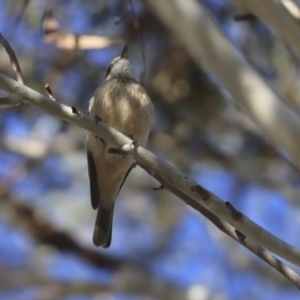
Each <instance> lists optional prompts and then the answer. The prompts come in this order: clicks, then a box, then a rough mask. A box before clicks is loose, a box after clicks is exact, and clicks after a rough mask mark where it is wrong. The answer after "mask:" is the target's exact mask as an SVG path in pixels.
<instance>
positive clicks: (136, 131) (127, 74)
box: [87, 47, 154, 247]
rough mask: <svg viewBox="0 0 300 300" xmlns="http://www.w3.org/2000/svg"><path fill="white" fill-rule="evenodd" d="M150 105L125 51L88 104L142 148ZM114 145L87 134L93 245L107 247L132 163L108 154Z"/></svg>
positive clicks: (111, 66)
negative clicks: (117, 199)
mask: <svg viewBox="0 0 300 300" xmlns="http://www.w3.org/2000/svg"><path fill="white" fill-rule="evenodd" d="M153 110H154V108H153V105H152V102H151V100H150V98H149V97H148V95H147V93H146V91H145V89H144V88H143V87H142V86H141V85H139V84H138V83H137V81H136V78H135V74H134V69H133V66H132V64H131V62H130V61H129V60H128V55H127V48H126V47H125V48H124V50H123V52H122V54H121V56H120V57H117V58H115V59H114V60H113V61H112V62H111V64H110V65H109V66H108V71H107V74H106V81H105V82H104V83H103V84H102V85H100V86H99V87H98V89H97V90H96V92H95V94H94V96H93V97H92V99H91V101H90V104H89V114H90V115H91V116H92V117H98V118H99V119H100V120H101V122H104V123H106V124H108V125H110V126H111V127H113V128H115V129H117V130H118V131H120V132H122V133H123V134H125V135H127V136H129V137H133V138H134V139H135V140H137V142H138V144H139V145H141V146H145V145H146V142H147V139H148V135H149V132H150V128H151V123H152V117H153ZM112 147H117V146H116V145H114V144H112V143H109V142H108V141H104V140H103V139H101V138H98V137H95V135H94V134H92V133H90V132H89V133H88V139H87V159H88V171H89V177H90V190H91V202H92V207H93V208H94V209H97V208H98V212H97V218H96V223H95V229H94V235H93V242H94V244H95V245H96V246H103V247H109V246H110V243H111V236H112V220H113V210H114V202H115V198H116V197H117V195H118V193H119V191H120V189H121V187H122V185H123V183H124V181H125V180H126V177H127V175H128V174H129V173H130V171H131V169H132V166H133V164H134V161H133V160H132V159H131V158H129V157H123V156H119V155H114V154H110V153H108V149H109V148H112Z"/></svg>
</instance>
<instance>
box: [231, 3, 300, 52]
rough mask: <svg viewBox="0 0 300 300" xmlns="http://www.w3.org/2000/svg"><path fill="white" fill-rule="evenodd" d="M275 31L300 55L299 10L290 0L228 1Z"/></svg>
mask: <svg viewBox="0 0 300 300" xmlns="http://www.w3.org/2000/svg"><path fill="white" fill-rule="evenodd" d="M229 1H230V2H232V4H235V5H238V6H240V7H242V8H243V9H245V10H246V11H249V12H251V13H253V14H254V15H255V16H256V17H258V18H259V19H260V20H262V21H263V22H266V23H267V24H269V25H271V26H272V27H274V28H275V29H276V31H277V32H278V34H279V35H280V36H282V37H283V38H284V39H286V40H287V41H288V42H289V43H291V44H293V45H294V46H295V47H296V48H297V50H298V52H299V53H300V31H299V8H298V10H297V5H296V4H295V3H294V2H292V1H290V0H279V1H278V0H276V1H275V0H264V1H253V0H229Z"/></svg>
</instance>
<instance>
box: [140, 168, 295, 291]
mask: <svg viewBox="0 0 300 300" xmlns="http://www.w3.org/2000/svg"><path fill="white" fill-rule="evenodd" d="M140 167H141V168H143V169H144V170H145V171H146V172H148V173H149V174H151V175H152V176H153V177H154V178H155V179H156V180H157V181H158V182H159V183H161V186H162V187H164V188H166V189H167V190H169V191H170V192H171V193H173V194H174V195H176V196H177V197H178V198H180V199H182V200H183V201H184V202H185V203H186V204H188V205H190V206H191V207H193V208H194V209H195V210H197V211H198V212H200V214H202V215H203V216H204V217H206V218H207V219H208V220H210V221H211V222H212V223H213V224H214V225H215V226H216V227H217V228H218V229H219V230H221V231H222V232H224V233H225V234H227V235H228V236H229V237H231V238H232V239H234V240H235V241H237V242H238V243H240V244H241V245H243V246H244V247H245V248H247V249H248V250H250V251H251V252H252V253H254V254H255V255H256V256H258V257H259V258H261V259H262V260H263V261H265V262H266V263H267V264H268V265H270V266H271V267H273V268H274V269H275V270H276V271H278V272H279V273H280V274H282V275H283V276H284V277H285V278H286V279H287V280H289V281H290V282H291V283H292V284H293V285H295V286H296V287H297V288H298V289H299V290H300V276H299V275H298V274H297V273H296V272H294V271H293V270H292V269H291V268H289V267H288V266H287V265H285V264H284V263H283V262H282V261H280V260H279V259H278V258H276V257H275V256H274V255H272V254H271V253H270V252H268V251H267V250H265V249H264V248H262V247H261V246H260V245H258V244H256V243H255V242H252V241H251V240H249V239H247V237H246V236H245V235H243V234H242V233H241V232H239V231H237V230H236V229H235V228H234V227H232V226H231V225H230V224H229V223H227V222H225V221H223V220H221V219H219V218H218V217H217V216H216V215H214V214H213V213H211V212H210V211H209V210H207V209H205V208H204V207H203V206H201V205H200V204H199V203H196V202H195V201H194V200H193V199H192V198H190V197H189V196H187V195H186V194H185V193H183V192H182V191H181V190H179V189H178V188H177V187H175V186H173V185H171V184H170V183H169V182H168V181H166V180H165V179H164V178H162V177H161V176H159V175H157V174H153V172H151V170H149V169H148V168H147V167H145V166H144V165H141V164H140Z"/></svg>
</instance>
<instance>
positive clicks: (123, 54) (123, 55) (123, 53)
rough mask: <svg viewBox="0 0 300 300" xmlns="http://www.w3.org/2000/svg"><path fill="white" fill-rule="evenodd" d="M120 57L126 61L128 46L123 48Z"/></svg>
mask: <svg viewBox="0 0 300 300" xmlns="http://www.w3.org/2000/svg"><path fill="white" fill-rule="evenodd" d="M120 57H121V58H126V59H128V46H127V45H125V47H124V48H123V50H122V53H121V55H120Z"/></svg>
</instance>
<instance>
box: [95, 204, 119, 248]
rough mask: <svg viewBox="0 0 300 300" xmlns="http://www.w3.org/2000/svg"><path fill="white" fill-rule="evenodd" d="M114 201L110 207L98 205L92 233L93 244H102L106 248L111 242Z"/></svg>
mask: <svg viewBox="0 0 300 300" xmlns="http://www.w3.org/2000/svg"><path fill="white" fill-rule="evenodd" d="M114 206H115V202H113V203H112V204H111V206H110V207H108V208H107V207H103V205H102V206H101V205H99V207H98V212H97V218H96V224H95V229H94V235H93V242H94V245H95V246H102V247H104V248H108V247H109V246H110V243H111V234H112V221H113V214H114Z"/></svg>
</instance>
